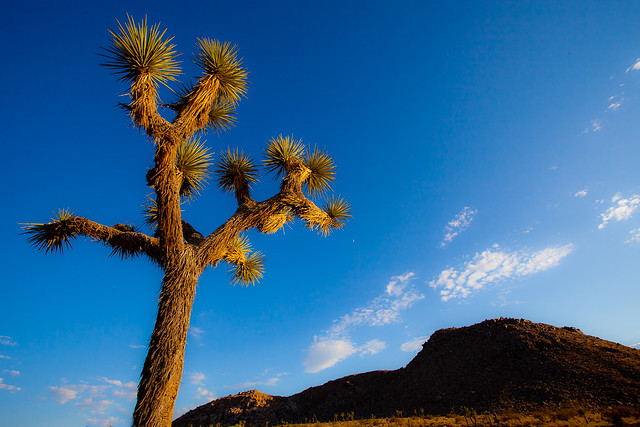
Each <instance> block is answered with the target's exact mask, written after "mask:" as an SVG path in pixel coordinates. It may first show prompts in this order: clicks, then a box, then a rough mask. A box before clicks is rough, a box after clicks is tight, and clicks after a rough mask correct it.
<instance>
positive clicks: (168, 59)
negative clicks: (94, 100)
mask: <svg viewBox="0 0 640 427" xmlns="http://www.w3.org/2000/svg"><path fill="white" fill-rule="evenodd" d="M117 22H118V29H119V33H116V32H114V31H111V30H109V32H110V33H111V36H112V40H111V44H112V46H111V47H108V48H104V50H105V51H106V52H107V53H106V54H102V56H104V57H106V58H107V59H108V61H107V62H105V63H104V64H103V65H105V66H107V67H109V68H112V69H113V70H114V73H115V74H121V75H122V77H121V80H128V81H133V80H135V79H136V78H137V77H138V76H141V75H143V74H144V75H148V76H149V78H150V79H151V81H152V82H153V83H154V85H157V84H158V83H161V84H163V85H165V86H167V82H168V81H171V80H176V75H178V74H180V68H179V67H178V61H176V60H175V58H176V57H177V56H178V53H176V52H175V51H174V48H175V45H173V44H169V43H170V42H171V40H173V37H171V38H169V39H163V37H164V33H165V32H166V30H163V31H162V32H161V31H160V29H159V24H155V25H152V26H151V27H148V26H147V18H146V17H145V19H144V20H143V21H142V22H141V23H140V24H136V23H135V21H134V20H133V18H132V17H131V16H129V15H127V22H126V24H125V26H124V27H123V26H122V24H120V22H119V21H117Z"/></svg>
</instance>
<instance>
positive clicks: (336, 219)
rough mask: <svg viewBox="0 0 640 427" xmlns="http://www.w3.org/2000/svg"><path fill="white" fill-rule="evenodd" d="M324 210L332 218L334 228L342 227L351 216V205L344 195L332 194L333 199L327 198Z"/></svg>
mask: <svg viewBox="0 0 640 427" xmlns="http://www.w3.org/2000/svg"><path fill="white" fill-rule="evenodd" d="M322 210H323V211H324V212H325V213H326V214H327V216H329V218H331V222H332V225H331V226H332V227H333V228H342V227H343V226H344V223H345V222H346V221H347V219H349V218H351V205H349V203H347V202H346V201H345V200H344V199H343V198H342V197H337V198H336V197H335V196H331V200H327V202H326V203H325V204H324V205H323V207H322Z"/></svg>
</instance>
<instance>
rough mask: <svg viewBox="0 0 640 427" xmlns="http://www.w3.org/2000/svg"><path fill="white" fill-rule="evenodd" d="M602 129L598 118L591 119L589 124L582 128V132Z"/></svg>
mask: <svg viewBox="0 0 640 427" xmlns="http://www.w3.org/2000/svg"><path fill="white" fill-rule="evenodd" d="M601 129H602V121H601V120H600V119H596V120H591V126H589V127H588V128H586V129H585V130H584V133H591V132H598V131H599V130H601Z"/></svg>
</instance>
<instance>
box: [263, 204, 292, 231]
mask: <svg viewBox="0 0 640 427" xmlns="http://www.w3.org/2000/svg"><path fill="white" fill-rule="evenodd" d="M293 219H294V216H293V213H292V212H291V209H289V208H283V209H282V211H280V212H279V213H277V214H274V215H270V216H269V217H267V218H266V219H265V220H264V221H263V222H262V223H261V224H260V225H259V226H258V231H260V232H261V233H265V234H273V233H275V232H276V231H278V230H280V229H281V228H282V227H283V226H284V225H285V224H287V223H288V222H291V221H293Z"/></svg>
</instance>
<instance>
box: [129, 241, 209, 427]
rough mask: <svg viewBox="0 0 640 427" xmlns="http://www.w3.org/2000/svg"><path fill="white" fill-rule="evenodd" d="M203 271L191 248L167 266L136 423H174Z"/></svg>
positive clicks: (151, 424) (139, 395) (144, 424)
mask: <svg viewBox="0 0 640 427" xmlns="http://www.w3.org/2000/svg"><path fill="white" fill-rule="evenodd" d="M199 274H200V272H199V271H197V270H196V267H195V265H194V263H193V255H192V249H191V248H187V249H186V250H185V252H184V253H183V254H182V256H181V257H180V260H179V262H178V263H176V265H173V266H170V267H168V268H167V273H166V275H165V277H164V280H163V284H162V292H161V294H160V300H159V303H158V315H157V318H156V324H155V327H154V329H153V334H152V335H151V340H150V343H149V351H148V353H147V358H146V360H145V362H144V367H143V369H142V376H141V380H140V385H139V386H138V400H137V403H136V409H135V411H134V414H133V425H134V426H148V427H156V426H157V427H160V426H170V425H171V420H172V418H173V409H174V404H175V400H176V397H177V396H178V388H179V386H180V380H181V378H182V367H183V364H184V352H185V346H186V344H187V331H188V329H189V321H190V319H191V308H192V306H193V300H194V297H195V294H196V284H197V282H198V276H199Z"/></svg>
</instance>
